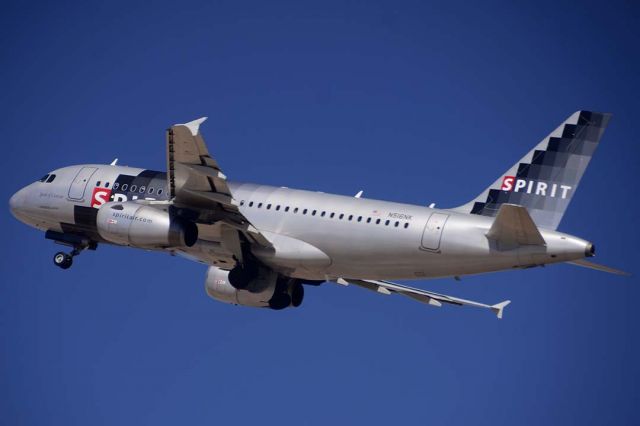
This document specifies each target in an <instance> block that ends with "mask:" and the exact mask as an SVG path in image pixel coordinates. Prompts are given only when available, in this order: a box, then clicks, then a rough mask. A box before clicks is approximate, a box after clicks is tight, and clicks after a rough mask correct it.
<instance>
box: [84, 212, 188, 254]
mask: <svg viewBox="0 0 640 426" xmlns="http://www.w3.org/2000/svg"><path fill="white" fill-rule="evenodd" d="M96 225H97V228H98V234H100V236H101V237H102V238H104V239H105V240H107V241H109V242H112V243H115V244H122V245H127V246H133V247H142V248H162V247H184V246H186V247H191V246H193V245H194V244H195V243H196V241H198V227H197V225H196V224H195V223H193V222H189V221H187V220H184V219H182V218H179V217H172V216H171V215H170V214H169V212H167V211H164V210H160V209H157V208H154V207H150V206H145V205H141V204H138V203H135V202H132V201H125V202H110V203H105V204H103V205H102V206H101V207H100V208H99V209H98V216H97V218H96Z"/></svg>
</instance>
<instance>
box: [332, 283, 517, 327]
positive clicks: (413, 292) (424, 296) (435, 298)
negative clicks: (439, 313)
mask: <svg viewBox="0 0 640 426" xmlns="http://www.w3.org/2000/svg"><path fill="white" fill-rule="evenodd" d="M336 283H338V284H341V285H349V284H353V285H357V286H359V287H363V288H366V289H367V290H371V291H375V292H377V293H380V294H385V295H390V294H392V293H398V294H401V295H403V296H406V297H410V298H412V299H414V300H417V301H418V302H422V303H426V304H427V305H431V306H437V307H440V306H442V304H443V303H447V304H450V305H458V306H462V305H467V306H475V307H477V308H485V309H491V310H492V311H493V312H494V313H495V314H496V316H497V317H498V319H502V311H503V310H504V308H505V306H507V305H508V304H509V303H511V301H510V300H505V301H504V302H500V303H496V304H495V305H485V304H484V303H479V302H474V301H472V300H466V299H459V298H457V297H453V296H447V295H445V294H439V293H433V292H431V291H426V290H422V289H419V288H414V287H409V286H405V285H402V284H396V283H392V282H390V281H382V280H358V279H352V278H338V279H337V280H336Z"/></svg>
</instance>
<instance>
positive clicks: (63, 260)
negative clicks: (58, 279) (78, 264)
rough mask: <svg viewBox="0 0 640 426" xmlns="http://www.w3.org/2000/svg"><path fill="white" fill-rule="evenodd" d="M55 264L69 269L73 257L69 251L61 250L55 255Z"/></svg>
mask: <svg viewBox="0 0 640 426" xmlns="http://www.w3.org/2000/svg"><path fill="white" fill-rule="evenodd" d="M53 264H54V265H56V266H57V267H58V268H62V269H69V268H70V267H71V265H72V264H73V257H71V256H69V255H68V254H67V253H63V252H61V251H59V252H58V253H56V254H54V255H53Z"/></svg>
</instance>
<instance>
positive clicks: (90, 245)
mask: <svg viewBox="0 0 640 426" xmlns="http://www.w3.org/2000/svg"><path fill="white" fill-rule="evenodd" d="M45 238H46V239H48V240H53V241H54V242H56V243H58V244H62V245H64V246H69V247H72V248H73V250H71V253H65V252H63V251H59V252H57V253H56V254H54V255H53V264H54V265H56V266H57V267H58V268H62V269H69V268H70V267H71V265H72V264H73V258H74V257H75V256H77V255H79V254H80V252H81V251H82V250H95V249H96V248H97V247H98V243H97V242H95V241H92V240H90V239H89V238H86V237H82V236H79V235H74V234H65V233H62V232H56V231H47V232H46V234H45Z"/></svg>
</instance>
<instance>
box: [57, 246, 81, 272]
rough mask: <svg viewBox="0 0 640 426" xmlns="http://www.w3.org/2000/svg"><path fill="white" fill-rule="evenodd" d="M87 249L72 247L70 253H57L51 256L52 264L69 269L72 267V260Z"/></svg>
mask: <svg viewBox="0 0 640 426" xmlns="http://www.w3.org/2000/svg"><path fill="white" fill-rule="evenodd" d="M86 248H89V247H74V248H73V250H72V251H71V253H65V252H63V251H59V252H57V253H56V254H54V255H53V264H54V265H56V266H57V267H59V268H62V269H69V268H71V265H73V258H74V256H77V255H79V254H80V252H81V251H82V250H84V249H86Z"/></svg>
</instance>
